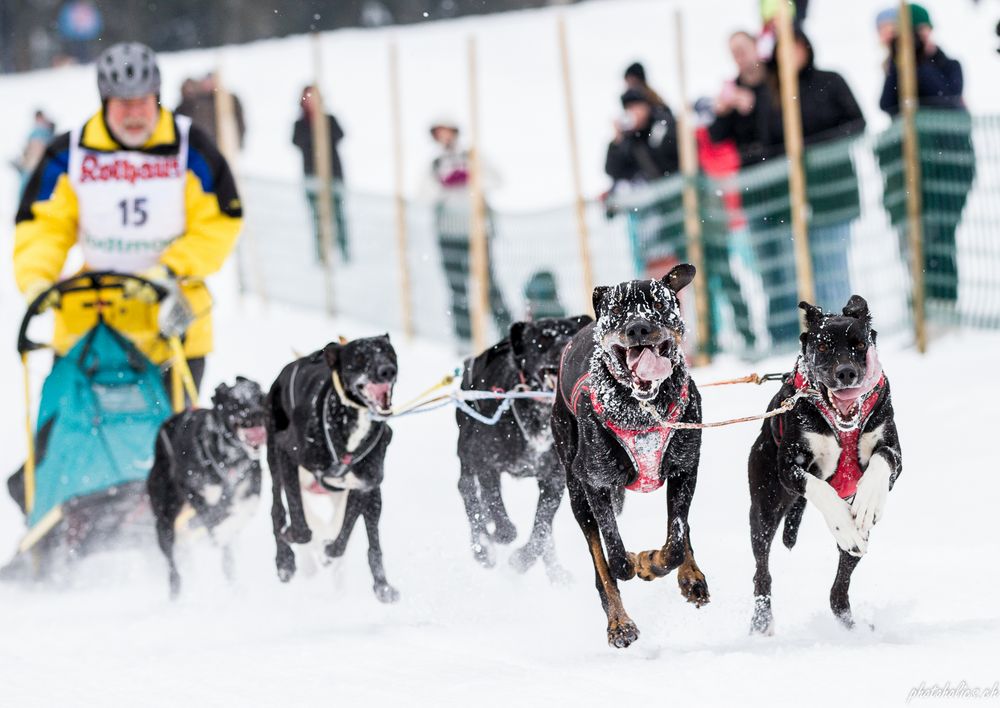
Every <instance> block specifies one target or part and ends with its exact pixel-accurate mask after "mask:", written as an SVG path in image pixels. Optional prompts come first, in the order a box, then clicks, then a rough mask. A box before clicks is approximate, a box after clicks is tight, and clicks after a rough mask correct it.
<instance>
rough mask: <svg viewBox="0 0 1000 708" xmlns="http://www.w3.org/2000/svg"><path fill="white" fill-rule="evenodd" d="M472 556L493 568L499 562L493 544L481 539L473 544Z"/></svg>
mask: <svg viewBox="0 0 1000 708" xmlns="http://www.w3.org/2000/svg"><path fill="white" fill-rule="evenodd" d="M472 556H473V557H474V558H475V559H476V562H477V563H479V565H481V566H483V567H484V568H492V567H493V566H495V565H496V564H497V558H496V553H495V552H494V551H493V544H491V543H489V542H488V541H484V540H480V541H477V542H474V543H473V544H472Z"/></svg>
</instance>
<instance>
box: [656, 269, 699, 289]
mask: <svg viewBox="0 0 1000 708" xmlns="http://www.w3.org/2000/svg"><path fill="white" fill-rule="evenodd" d="M696 272H697V271H696V270H695V267H694V266H693V265H691V264H690V263H681V264H680V265H676V266H674V267H673V268H671V269H670V272H669V273H667V274H666V275H665V276H663V281H662V282H663V284H664V285H666V286H667V287H668V288H670V289H671V290H673V291H674V292H675V293H679V292H680V291H681V290H683V289H684V288H685V287H686V286H687V284H688V283H690V282H691V281H692V280H694V275H695V273H696Z"/></svg>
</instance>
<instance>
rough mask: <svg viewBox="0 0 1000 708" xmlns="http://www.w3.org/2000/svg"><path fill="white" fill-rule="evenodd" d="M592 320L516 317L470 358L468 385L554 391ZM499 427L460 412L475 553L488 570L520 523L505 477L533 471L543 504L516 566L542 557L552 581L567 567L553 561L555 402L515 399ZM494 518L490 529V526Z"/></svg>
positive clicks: (559, 487)
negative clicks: (507, 500) (504, 490)
mask: <svg viewBox="0 0 1000 708" xmlns="http://www.w3.org/2000/svg"><path fill="white" fill-rule="evenodd" d="M591 321H592V320H591V318H590V317H587V316H583V317H567V318H560V319H542V320H538V321H536V322H515V323H514V324H513V325H512V326H511V328H510V333H509V335H508V336H507V337H505V338H504V339H502V340H500V341H499V342H498V343H497V344H495V345H493V346H492V347H491V348H489V349H487V350H486V351H485V352H483V353H482V354H480V355H479V356H476V357H473V358H470V359H468V360H466V362H465V366H464V370H463V373H462V390H464V391H500V392H508V391H522V392H525V391H535V392H545V393H554V392H555V390H556V377H557V375H558V372H559V355H560V353H561V352H562V350H563V347H565V346H566V344H567V343H568V342H569V340H570V339H571V338H572V337H573V335H574V334H576V333H577V332H578V331H579V330H580V328H581V327H583V326H584V325H586V324H589V323H590V322H591ZM470 405H471V406H472V407H473V408H475V409H476V410H477V411H478V412H479V413H481V414H483V415H485V416H487V417H492V416H494V415H496V413H497V410H498V408H499V407H500V405H501V403H500V402H499V401H479V402H476V403H472V404H470ZM507 405H509V407H508V408H507V409H506V411H505V412H503V413H502V414H501V415H500V418H499V420H498V421H497V423H496V424H495V425H489V424H487V423H484V422H482V421H479V420H476V419H475V418H473V417H471V416H469V415H468V414H466V413H465V412H463V411H461V410H458V411H456V413H455V417H456V420H457V422H458V457H459V459H460V461H461V466H462V472H461V476H460V477H459V480H458V491H459V492H460V493H461V495H462V501H463V502H464V504H465V513H466V515H467V516H468V517H469V526H470V528H471V532H472V536H471V542H472V553H473V555H474V556H475V558H476V560H477V561H479V563H481V564H482V565H483V566H485V567H487V568H491V567H493V565H494V564H495V562H496V557H495V552H494V547H493V544H494V542H495V543H502V544H507V543H511V542H512V541H513V540H514V539H515V537H516V536H517V529H516V528H515V527H514V524H513V523H512V522H511V520H510V517H509V516H508V515H507V509H506V508H505V507H504V503H503V498H502V496H501V494H500V476H501V474H502V473H504V472H506V473H508V474H510V475H511V476H513V477H535V478H536V479H537V480H538V507H537V509H536V511H535V522H534V525H533V527H532V529H531V536H530V537H529V538H528V542H527V543H526V544H525V545H524V546H522V547H521V548H519V549H518V550H517V551H516V552H515V553H514V554H513V555H512V556H511V559H510V561H511V565H513V566H514V568H516V569H517V570H519V571H521V572H524V571H526V570H528V568H530V567H531V566H532V565H534V563H535V561H536V560H538V557H539V556H541V557H542V559H543V561H544V563H545V569H546V572H547V573H548V575H549V577H550V578H551V579H552V580H561V579H563V578H565V577H566V573H565V572H564V571H563V570H562V569H561V568H560V567H559V564H558V562H557V560H556V554H555V545H554V544H553V542H552V519H553V517H555V514H556V511H557V510H558V509H559V503H560V502H561V501H562V496H563V490H564V489H565V487H566V472H565V470H563V468H562V465H561V464H560V463H559V459H558V458H557V457H556V454H555V449H554V448H553V447H552V427H551V423H550V419H551V416H552V400H551V398H547V399H514V400H512V401H510V402H509V404H507ZM491 523H492V526H493V529H492V532H491V531H490V529H489V526H488V525H489V524H491Z"/></svg>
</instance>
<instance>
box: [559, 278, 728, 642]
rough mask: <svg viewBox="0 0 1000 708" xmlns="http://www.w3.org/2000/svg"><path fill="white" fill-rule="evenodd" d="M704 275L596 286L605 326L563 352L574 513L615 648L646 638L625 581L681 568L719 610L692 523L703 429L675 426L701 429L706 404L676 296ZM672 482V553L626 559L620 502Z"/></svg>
mask: <svg viewBox="0 0 1000 708" xmlns="http://www.w3.org/2000/svg"><path fill="white" fill-rule="evenodd" d="M694 275H695V269H694V267H693V266H691V265H687V264H684V265H679V266H677V267H675V268H674V269H673V270H671V271H670V273H668V274H667V275H666V276H665V277H664V278H663V279H662V280H642V281H640V280H635V281H631V282H626V283H621V284H620V285H616V286H613V287H598V288H595V289H594V311H595V312H596V313H597V321H596V322H595V323H593V324H591V325H588V326H587V327H584V328H583V329H582V330H580V332H579V333H578V334H577V335H576V336H575V337H574V338H573V339H572V341H571V342H570V343H569V345H568V346H567V348H566V350H565V351H564V352H563V355H562V364H561V366H560V370H559V386H558V388H559V396H558V397H557V398H556V402H555V405H554V407H553V410H552V432H553V435H554V437H555V444H556V451H557V453H558V455H559V459H560V460H561V461H562V464H563V467H564V468H565V469H566V483H567V486H568V488H569V499H570V504H571V505H572V508H573V515H574V516H575V517H576V520H577V523H579V525H580V529H581V530H582V531H583V535H584V537H585V538H586V540H587V545H588V547H589V549H590V555H591V558H592V560H593V562H594V571H595V574H596V579H597V592H598V594H599V595H600V597H601V604H602V605H603V606H604V610H605V612H606V614H607V617H608V643H609V644H610V645H611V646H614V647H618V648H624V647H627V646H629V645H630V644H631V643H632V642H634V641H635V640H636V639H638V637H639V630H638V629H637V628H636V626H635V623H634V622H633V621H632V620H631V618H629V616H628V613H627V612H626V611H625V608H624V606H623V605H622V599H621V595H620V594H619V591H618V584H617V581H618V580H629V579H631V578H633V577H635V576H636V575H638V576H639V577H640V578H642V579H643V580H653V579H655V578H659V577H662V576H664V575H666V574H667V573H669V572H670V571H672V570H674V569H677V580H678V583H679V585H680V589H681V594H682V595H684V597H685V598H687V600H688V601H689V602H692V603H694V604H695V605H696V606H699V607H700V606H701V605H704V604H705V603H707V602H708V601H709V594H708V583H707V582H706V580H705V576H704V575H703V574H702V572H701V570H700V569H699V568H698V564H697V563H696V562H695V558H694V551H693V549H692V547H691V534H690V528H689V526H688V511H689V509H690V507H691V501H692V498H693V497H694V490H695V483H696V481H697V478H698V460H699V455H700V451H701V431H700V430H697V429H680V428H673V427H670V425H671V424H673V423H678V422H680V423H700V422H701V396H700V395H699V393H698V389H697V387H696V386H695V384H694V381H692V380H691V377H690V375H689V374H688V369H687V365H686V363H685V360H684V354H683V352H682V350H681V346H680V345H681V340H682V338H683V334H684V322H683V320H682V318H681V311H680V302H679V301H678V299H677V293H678V292H680V290H681V289H682V288H684V286H686V285H687V284H688V283H690V282H691V280H692V279H693V278H694ZM664 484H666V485H667V538H666V541H665V543H664V544H663V547H662V548H660V549H657V550H651V551H643V552H641V553H638V554H634V553H627V552H626V550H625V545H624V543H623V542H622V539H621V536H620V535H619V533H618V524H617V521H616V519H615V500H616V498H620V497H621V496H622V495H623V490H630V491H636V492H652V491H655V490H657V489H659V488H660V487H662V486H663V485H664ZM602 538H603V546H602Z"/></svg>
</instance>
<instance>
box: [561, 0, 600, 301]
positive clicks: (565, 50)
mask: <svg viewBox="0 0 1000 708" xmlns="http://www.w3.org/2000/svg"><path fill="white" fill-rule="evenodd" d="M558 27H559V58H560V61H561V63H562V80H563V97H564V99H565V102H566V134H567V136H568V137H569V160H570V169H571V170H572V172H573V193H574V196H575V199H576V233H577V238H578V248H579V252H580V266H581V269H582V270H583V301H584V303H585V307H586V310H587V312H589V313H590V314H594V312H593V310H594V306H593V292H594V266H593V262H592V261H591V257H590V230H589V229H588V228H587V203H586V201H585V200H584V198H583V187H582V186H581V182H580V154H579V149H578V147H577V142H576V111H575V109H574V107H573V80H572V77H571V75H570V65H569V47H568V44H567V41H566V18H565V17H564V16H563V15H559V20H558Z"/></svg>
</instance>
